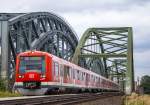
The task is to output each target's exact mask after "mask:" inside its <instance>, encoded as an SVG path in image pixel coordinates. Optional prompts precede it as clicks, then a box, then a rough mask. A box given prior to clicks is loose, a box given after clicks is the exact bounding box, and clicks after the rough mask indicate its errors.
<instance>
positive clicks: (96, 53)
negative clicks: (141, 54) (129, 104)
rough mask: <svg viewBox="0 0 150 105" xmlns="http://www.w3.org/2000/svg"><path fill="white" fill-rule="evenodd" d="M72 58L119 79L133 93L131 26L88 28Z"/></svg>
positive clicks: (115, 79)
mask: <svg viewBox="0 0 150 105" xmlns="http://www.w3.org/2000/svg"><path fill="white" fill-rule="evenodd" d="M72 62H74V63H76V64H79V65H80V66H82V67H85V68H87V69H90V70H92V71H94V72H96V73H99V74H101V75H103V76H105V77H107V78H110V79H112V80H114V81H117V82H118V83H120V85H121V86H122V88H124V87H125V88H126V90H127V92H128V93H131V91H132V90H134V72H133V40H132V28H130V27H120V28H89V29H87V30H86V31H85V33H84V34H83V36H82V37H81V39H80V41H79V43H78V46H77V48H76V51H75V54H74V57H73V60H72ZM125 85H126V86H125Z"/></svg>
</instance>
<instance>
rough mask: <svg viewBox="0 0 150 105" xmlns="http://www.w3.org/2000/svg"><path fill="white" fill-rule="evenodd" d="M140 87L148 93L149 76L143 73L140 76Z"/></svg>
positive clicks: (149, 90)
mask: <svg viewBox="0 0 150 105" xmlns="http://www.w3.org/2000/svg"><path fill="white" fill-rule="evenodd" d="M141 87H143V89H144V93H148V94H150V76H149V75H145V76H143V77H142V78H141Z"/></svg>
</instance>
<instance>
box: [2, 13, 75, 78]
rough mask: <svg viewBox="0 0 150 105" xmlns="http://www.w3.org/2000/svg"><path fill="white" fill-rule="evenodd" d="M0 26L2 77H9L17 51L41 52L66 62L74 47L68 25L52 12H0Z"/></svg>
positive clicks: (12, 71)
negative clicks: (0, 35) (0, 34)
mask: <svg viewBox="0 0 150 105" xmlns="http://www.w3.org/2000/svg"><path fill="white" fill-rule="evenodd" d="M0 24H1V26H0V28H1V29H0V33H2V39H1V44H2V45H1V46H2V52H1V53H2V54H1V56H2V57H3V58H1V62H2V64H1V77H2V78H3V77H4V78H6V77H8V78H10V77H11V75H13V73H14V68H15V60H16V55H17V54H18V53H20V52H23V51H27V50H41V51H46V52H49V53H52V54H54V55H56V56H59V57H61V58H64V59H66V60H68V61H70V60H71V59H72V56H73V54H74V52H75V48H76V46H77V44H78V37H77V35H76V33H75V32H74V31H73V29H72V28H71V26H70V25H69V24H68V23H67V22H66V21H65V20H64V19H62V18H61V17H60V16H57V15H56V14H53V13H49V12H32V13H0ZM5 36H6V37H5ZM0 38H1V37H0ZM4 38H5V39H4ZM7 40H8V41H7ZM2 41H3V42H2ZM4 42H5V43H4ZM7 42H8V43H7ZM7 46H8V47H7ZM5 55H6V56H5ZM2 59H4V60H2ZM4 61H5V62H4ZM6 70H7V71H6Z"/></svg>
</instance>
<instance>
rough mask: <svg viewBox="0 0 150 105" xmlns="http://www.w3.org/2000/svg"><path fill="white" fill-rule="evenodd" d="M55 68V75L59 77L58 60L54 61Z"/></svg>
mask: <svg viewBox="0 0 150 105" xmlns="http://www.w3.org/2000/svg"><path fill="white" fill-rule="evenodd" d="M53 68H54V70H53V72H54V75H55V76H56V77H58V76H59V64H58V63H57V62H54V64H53Z"/></svg>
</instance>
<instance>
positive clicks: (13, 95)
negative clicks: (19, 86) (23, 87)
mask: <svg viewBox="0 0 150 105" xmlns="http://www.w3.org/2000/svg"><path fill="white" fill-rule="evenodd" d="M17 96H21V94H19V93H10V92H8V91H3V92H2V91H0V97H17Z"/></svg>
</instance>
